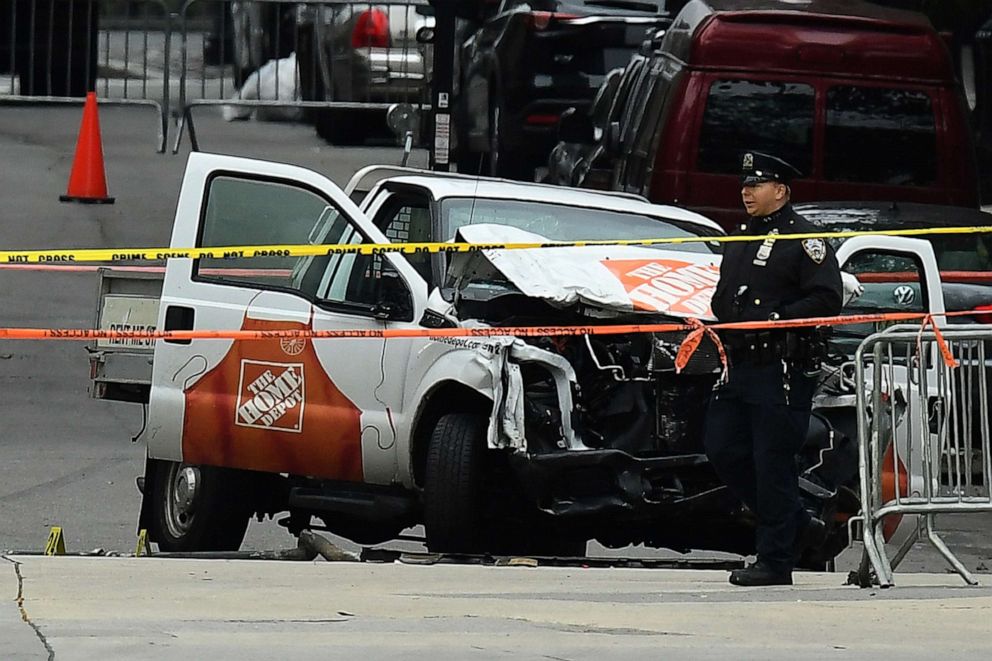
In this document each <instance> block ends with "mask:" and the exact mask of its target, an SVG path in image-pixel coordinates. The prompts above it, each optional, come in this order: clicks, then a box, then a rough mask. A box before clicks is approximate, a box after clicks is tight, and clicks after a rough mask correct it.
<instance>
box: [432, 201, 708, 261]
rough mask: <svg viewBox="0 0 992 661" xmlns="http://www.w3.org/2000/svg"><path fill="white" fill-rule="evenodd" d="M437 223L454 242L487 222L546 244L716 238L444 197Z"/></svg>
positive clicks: (637, 220) (608, 214)
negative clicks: (470, 227)
mask: <svg viewBox="0 0 992 661" xmlns="http://www.w3.org/2000/svg"><path fill="white" fill-rule="evenodd" d="M441 219H442V223H443V226H444V236H445V238H447V239H449V240H450V239H452V238H454V236H455V232H456V231H457V230H458V229H459V228H461V227H465V226H466V225H479V224H486V223H493V224H498V225H507V226H509V227H516V228H518V229H522V230H526V231H528V232H533V233H535V234H540V235H541V236H543V237H546V238H548V239H549V240H551V241H608V240H610V239H660V238H670V237H671V238H674V237H688V236H700V235H702V236H712V235H714V234H717V232H716V231H715V230H710V229H709V228H696V227H692V226H690V225H689V224H688V223H684V222H678V221H668V220H662V219H658V218H652V217H650V216H644V215H640V214H636V213H623V212H617V211H608V210H605V209H588V208H582V207H573V206H566V205H562V204H550V203H545V202H529V201H522V200H493V199H488V200H487V199H478V198H477V199H474V200H473V199H470V198H449V199H446V200H444V201H442V203H441ZM655 247H657V248H660V249H675V250H681V251H689V252H704V253H711V252H714V251H715V250H716V248H714V247H713V246H712V245H710V244H709V243H704V242H698V243H697V242H693V243H685V244H678V245H674V246H673V245H671V244H667V245H666V244H662V245H659V246H655Z"/></svg>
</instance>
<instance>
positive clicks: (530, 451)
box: [445, 251, 856, 553]
mask: <svg viewBox="0 0 992 661" xmlns="http://www.w3.org/2000/svg"><path fill="white" fill-rule="evenodd" d="M516 259H517V260H518V262H517V264H515V266H517V267H519V265H520V263H521V261H522V259H523V258H521V257H516ZM497 263H498V260H497ZM543 266H546V264H545V265H543ZM507 271H509V269H507ZM533 274H534V278H533V279H531V280H529V281H526V282H525V281H523V280H522V278H521V276H520V274H519V272H518V274H517V277H516V278H514V277H509V276H507V274H506V272H504V271H502V270H501V269H500V268H499V267H498V266H497V265H496V263H494V262H493V261H492V260H491V259H489V258H488V256H487V255H486V251H479V252H476V253H473V254H469V255H465V256H463V257H461V258H459V259H457V260H453V261H452V268H451V269H450V270H449V281H448V284H449V287H448V288H447V291H446V293H445V294H446V298H447V299H448V300H449V302H450V303H451V305H452V310H453V312H454V314H455V315H456V316H457V317H458V318H459V319H460V320H461V321H462V322H463V323H464V322H466V321H468V320H472V323H481V324H484V325H487V326H492V327H511V326H526V327H530V328H533V327H549V328H550V327H552V326H557V327H568V326H574V327H588V326H589V325H590V324H594V325H597V326H604V325H613V324H629V323H642V324H643V323H665V322H671V321H673V320H674V321H678V320H680V319H679V317H684V316H685V315H678V314H666V313H665V312H664V311H660V310H659V311H657V312H655V313H647V314H645V313H643V312H640V311H635V310H633V309H631V307H630V305H629V303H628V305H627V306H626V307H624V306H622V305H611V304H609V301H608V300H606V299H607V298H608V297H609V296H610V295H611V294H610V292H606V293H603V292H602V290H601V291H594V290H593V286H594V285H595V284H596V283H595V282H594V281H593V280H592V279H590V280H588V281H587V282H586V283H580V284H579V285H577V286H576V287H575V289H574V290H573V291H565V290H563V289H562V288H561V287H557V288H555V287H550V286H546V287H545V285H546V283H547V282H549V281H553V278H549V279H548V280H546V281H545V282H535V281H536V280H537V276H538V272H537V271H536V270H534V271H533ZM559 282H560V279H559ZM570 282H574V280H570ZM589 283H592V284H589ZM541 287H545V289H544V290H541V289H540V288H541ZM580 287H582V288H583V289H580ZM525 290H529V291H528V292H527V293H525ZM535 291H541V292H542V293H541V294H540V295H535V293H534V292H535ZM597 297H598V300H597ZM604 301H605V302H604ZM687 332H688V331H677V332H666V333H620V334H579V335H568V334H565V335H547V336H539V337H531V336H528V337H516V338H513V339H512V340H509V342H510V343H509V346H508V347H507V350H505V351H503V352H500V353H499V354H498V355H495V356H493V358H492V363H491V367H490V371H491V373H492V375H493V395H494V398H493V399H494V403H495V408H494V413H495V415H494V418H493V420H492V421H491V423H490V429H489V446H490V448H492V449H503V450H506V451H507V452H506V455H507V464H508V466H509V468H510V469H511V473H512V479H513V480H514V482H515V486H516V488H517V490H518V491H519V492H520V493H522V494H523V495H524V496H525V499H526V501H527V502H528V503H529V504H530V505H531V506H532V507H533V508H535V509H536V510H537V511H539V512H540V513H543V515H545V516H546V517H550V519H551V520H553V521H554V522H555V523H554V525H556V526H558V527H560V528H566V529H569V528H570V529H573V530H580V531H582V532H583V533H588V535H589V536H590V537H595V538H597V539H598V540H599V541H601V542H603V543H604V544H607V545H609V546H623V545H626V544H632V543H642V542H643V543H647V544H649V545H652V546H664V547H669V548H676V549H689V548H698V549H703V548H708V549H716V550H725V551H732V552H738V553H749V552H751V551H753V544H754V523H755V522H754V520H753V517H752V516H751V515H750V513H748V512H747V511H746V510H745V509H744V508H743V507H742V505H741V503H740V502H739V501H738V500H737V499H736V498H734V497H733V496H732V495H731V494H730V492H729V491H728V489H727V488H726V487H725V486H723V485H722V484H721V482H720V481H719V479H718V478H717V476H716V474H715V472H714V471H713V469H712V467H711V466H710V464H709V462H708V460H707V458H706V455H705V453H704V449H703V437H704V426H705V417H706V410H707V406H708V402H709V396H710V393H711V391H712V389H713V386H714V384H715V383H716V381H717V379H718V378H719V376H720V374H721V371H722V369H723V366H722V364H721V360H720V356H719V351H718V349H717V347H716V346H715V345H714V344H713V343H712V342H711V341H710V340H708V339H704V340H703V342H702V343H701V344H700V345H699V347H698V348H697V349H696V351H695V353H694V354H693V355H692V357H691V359H690V360H689V362H688V364H687V365H685V366H684V368H683V369H682V370H681V371H679V372H678V373H676V369H675V359H676V356H677V354H678V351H679V348H680V346H681V344H682V341H683V340H684V339H685V336H686V334H687ZM838 410H840V409H838ZM836 413H837V412H836V411H831V412H830V414H829V415H821V416H819V417H816V418H815V420H814V423H813V424H812V425H811V431H810V435H811V439H810V441H808V443H807V447H806V448H805V455H808V458H807V457H805V456H801V457H799V460H800V465H801V466H803V468H804V469H810V470H808V471H806V470H804V473H803V475H804V477H803V480H801V484H800V487H801V489H802V490H803V491H804V498H806V499H807V502H808V504H809V507H810V509H811V510H813V511H814V512H816V513H820V512H827V511H828V510H829V511H830V515H831V516H833V514H834V513H836V507H835V504H836V501H837V497H838V493H839V492H838V490H837V489H836V484H837V483H838V482H843V483H846V480H845V479H838V480H835V479H830V480H821V479H819V474H820V473H824V472H825V471H826V470H828V469H829V470H835V471H836V472H837V473H838V474H843V475H845V476H847V475H850V476H854V475H856V463H855V464H853V465H850V464H849V462H848V461H847V459H844V461H842V462H841V463H842V464H843V465H842V466H841V465H837V460H836V458H837V457H840V456H841V454H842V453H841V452H840V451H839V449H840V448H841V447H842V446H843V450H844V452H843V454H844V456H845V457H847V456H848V455H849V449H850V448H851V447H852V445H851V443H850V440H849V435H848V434H847V433H846V430H843V431H842V430H840V429H839V426H840V425H839V424H838V422H837V420H836V417H837V416H836V415H835V414H836ZM845 426H846V425H845ZM814 437H815V438H814ZM824 457H826V460H825V459H824ZM811 467H812V468H811ZM824 467H826V468H824ZM804 485H805V486H804ZM828 503H831V504H829V505H828Z"/></svg>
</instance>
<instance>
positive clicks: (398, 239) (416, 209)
mask: <svg viewBox="0 0 992 661" xmlns="http://www.w3.org/2000/svg"><path fill="white" fill-rule="evenodd" d="M375 223H376V226H377V227H378V228H379V229H380V230H382V233H383V234H385V235H386V238H388V239H389V241H390V242H392V243H428V242H430V240H431V212H430V209H428V207H427V200H426V199H423V200H419V199H404V200H402V201H399V202H397V204H395V205H392V206H390V207H388V208H387V209H385V212H384V213H383V214H380V215H379V217H377V218H376V221H375ZM405 257H406V261H408V262H410V265H411V266H413V268H415V269H417V273H419V274H420V277H422V278H423V279H424V281H425V282H427V284H428V286H429V287H430V286H431V285H432V284H433V282H434V278H433V276H432V275H431V255H430V253H426V252H423V253H415V254H406V255H405Z"/></svg>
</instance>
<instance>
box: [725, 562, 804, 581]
mask: <svg viewBox="0 0 992 661" xmlns="http://www.w3.org/2000/svg"><path fill="white" fill-rule="evenodd" d="M730 582H731V583H732V584H734V585H740V586H743V587H755V586H759V585H792V572H791V571H788V570H781V569H774V568H772V567H769V566H768V565H765V564H762V563H761V561H760V560H759V561H758V562H756V563H754V564H753V565H751V566H750V567H745V568H744V569H735V570H734V571H732V572H730Z"/></svg>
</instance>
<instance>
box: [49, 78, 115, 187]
mask: <svg viewBox="0 0 992 661" xmlns="http://www.w3.org/2000/svg"><path fill="white" fill-rule="evenodd" d="M59 200H61V201H62V202H88V203H90V204H113V203H114V198H112V197H107V177H106V175H105V174H104V170H103V143H102V142H101V141H100V119H99V117H97V113H96V93H95V92H87V93H86V105H84V106H83V123H82V124H80V126H79V140H78V141H77V142H76V157H75V160H73V162H72V173H71V174H70V175H69V190H68V191H67V192H66V194H65V195H59Z"/></svg>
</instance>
